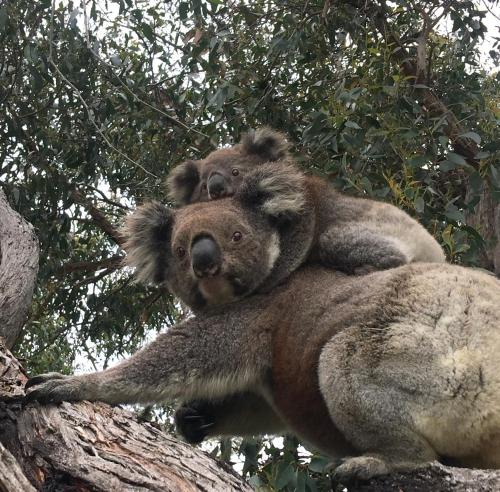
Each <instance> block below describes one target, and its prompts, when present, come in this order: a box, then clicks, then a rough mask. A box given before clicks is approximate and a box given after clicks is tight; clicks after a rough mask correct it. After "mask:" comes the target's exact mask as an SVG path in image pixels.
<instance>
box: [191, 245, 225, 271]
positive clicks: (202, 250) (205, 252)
mask: <svg viewBox="0 0 500 492" xmlns="http://www.w3.org/2000/svg"><path fill="white" fill-rule="evenodd" d="M221 258H222V255H221V252H220V249H219V246H218V245H217V243H216V242H215V241H214V240H213V239H212V238H211V237H208V236H202V237H199V238H196V239H195V240H194V242H193V245H192V246H191V261H192V265H193V271H194V273H195V275H196V276H197V277H209V276H212V275H216V274H217V273H218V272H219V270H220V266H221Z"/></svg>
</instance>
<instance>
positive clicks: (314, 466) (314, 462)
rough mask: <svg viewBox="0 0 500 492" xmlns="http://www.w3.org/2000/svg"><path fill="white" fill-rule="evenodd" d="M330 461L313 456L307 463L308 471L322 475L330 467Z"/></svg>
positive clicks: (322, 457)
mask: <svg viewBox="0 0 500 492" xmlns="http://www.w3.org/2000/svg"><path fill="white" fill-rule="evenodd" d="M330 463H331V460H330V459H328V458H325V457H324V456H313V457H312V458H311V462H310V463H309V467H308V468H309V470H311V471H312V472H315V473H323V472H324V471H325V470H326V468H327V467H328V466H329V465H330Z"/></svg>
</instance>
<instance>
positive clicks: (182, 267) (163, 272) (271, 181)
mask: <svg viewBox="0 0 500 492" xmlns="http://www.w3.org/2000/svg"><path fill="white" fill-rule="evenodd" d="M305 208H306V198H305V195H304V178H303V175H302V174H301V173H300V172H298V171H296V170H295V168H293V167H291V166H286V165H282V164H281V163H280V164H279V165H278V164H275V165H274V166H273V165H266V166H260V167H259V168H257V169H256V170H254V172H253V173H252V174H250V175H249V176H248V177H247V179H245V181H244V182H243V183H242V185H241V187H240V189H239V190H238V192H237V193H236V194H235V195H234V196H233V197H229V198H225V199H221V200H214V201H210V202H208V203H195V204H191V205H188V206H186V207H183V208H180V209H175V210H174V209H171V208H168V207H165V206H164V205H162V204H160V203H158V202H151V203H148V204H145V205H143V206H141V207H139V208H138V209H137V210H136V211H135V212H134V213H133V214H132V215H131V216H129V217H128V218H127V220H126V224H125V227H124V229H123V235H124V237H125V238H126V243H125V245H124V248H125V250H126V251H127V263H128V264H129V265H130V266H133V267H135V269H136V276H137V278H138V280H140V281H143V282H146V283H157V284H162V283H165V284H166V285H167V286H168V287H169V289H170V290H171V291H172V292H173V293H174V294H175V295H177V296H178V297H179V298H180V299H181V300H182V301H184V302H185V303H186V304H187V305H189V306H190V307H191V308H193V309H200V308H203V307H205V306H209V305H216V304H223V303H227V302H232V301H235V300H237V299H239V298H241V297H243V296H246V295H248V294H250V293H252V292H254V291H255V290H256V289H258V288H259V286H261V285H262V284H263V283H264V282H265V280H266V279H267V278H268V277H269V276H270V274H271V272H272V271H273V269H274V268H275V266H276V264H277V263H278V262H279V261H280V255H281V249H280V237H281V231H282V230H283V229H288V228H293V227H294V224H296V223H300V222H302V221H303V216H304V213H305ZM306 243H307V241H304V248H307V247H308V246H307V245H306Z"/></svg>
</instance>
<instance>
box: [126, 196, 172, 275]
mask: <svg viewBox="0 0 500 492" xmlns="http://www.w3.org/2000/svg"><path fill="white" fill-rule="evenodd" d="M174 216H175V213H174V212H173V210H172V209H169V208H167V207H165V206H164V205H162V204H161V203H158V202H150V203H146V204H144V205H142V206H140V207H139V208H137V210H136V211H135V212H134V213H132V214H131V215H129V216H128V217H127V218H126V219H125V224H124V226H123V228H122V230H121V234H122V237H123V238H124V239H125V242H124V244H123V249H124V250H125V251H126V252H127V256H126V259H125V263H126V264H127V265H129V266H131V267H134V268H135V276H136V278H137V281H139V282H144V283H155V284H160V283H162V282H163V281H164V280H165V277H166V272H167V267H168V259H169V256H170V237H171V233H172V225H173V222H174Z"/></svg>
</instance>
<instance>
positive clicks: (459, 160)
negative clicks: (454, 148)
mask: <svg viewBox="0 0 500 492" xmlns="http://www.w3.org/2000/svg"><path fill="white" fill-rule="evenodd" d="M447 160H448V161H450V162H453V164H456V165H457V166H465V165H466V164H467V161H466V160H465V158H464V157H462V156H461V155H460V154H455V152H448V155H447Z"/></svg>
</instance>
